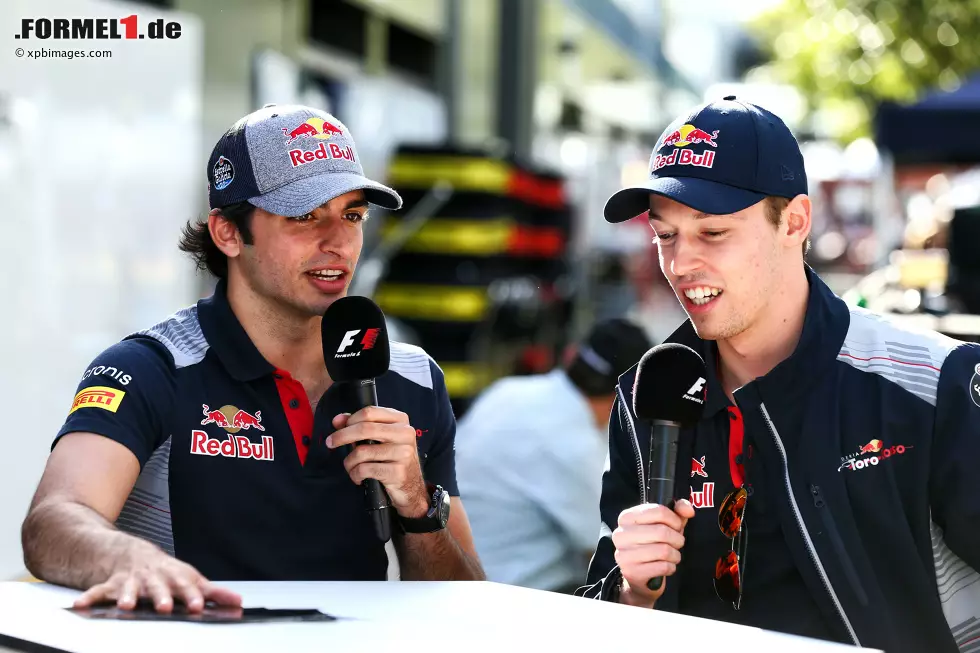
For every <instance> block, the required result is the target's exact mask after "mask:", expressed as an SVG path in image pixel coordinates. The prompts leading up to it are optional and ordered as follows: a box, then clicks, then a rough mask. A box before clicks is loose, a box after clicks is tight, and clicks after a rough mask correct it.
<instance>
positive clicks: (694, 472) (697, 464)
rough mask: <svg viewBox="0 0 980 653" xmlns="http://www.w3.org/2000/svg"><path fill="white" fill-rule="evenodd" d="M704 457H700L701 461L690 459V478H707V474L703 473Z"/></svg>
mask: <svg viewBox="0 0 980 653" xmlns="http://www.w3.org/2000/svg"><path fill="white" fill-rule="evenodd" d="M704 458H705V457H704V456H701V460H698V459H697V458H692V459H691V476H703V477H704V478H708V472H706V471H704Z"/></svg>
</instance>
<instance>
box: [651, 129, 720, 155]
mask: <svg viewBox="0 0 980 653" xmlns="http://www.w3.org/2000/svg"><path fill="white" fill-rule="evenodd" d="M716 138H718V130H717V129H716V130H714V131H713V132H711V133H710V134H709V133H708V132H706V131H704V130H703V129H698V128H697V127H695V126H694V125H683V126H681V127H680V128H679V129H675V130H674V131H672V132H670V133H669V134H667V135H666V136H665V137H664V140H663V142H662V143H661V144H660V147H658V148H657V149H658V150H659V149H662V148H665V147H667V146H668V145H673V146H674V147H687V146H688V145H697V144H698V143H704V144H705V145H710V146H711V147H718V142H717V141H716V140H715V139H716Z"/></svg>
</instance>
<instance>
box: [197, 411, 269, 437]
mask: <svg viewBox="0 0 980 653" xmlns="http://www.w3.org/2000/svg"><path fill="white" fill-rule="evenodd" d="M202 405H203V406H204V419H202V420H201V426H207V425H208V424H216V425H217V426H220V427H221V428H223V429H224V430H226V431H228V432H229V433H238V432H239V431H241V430H243V429H245V430H247V429H257V430H259V431H265V427H264V426H262V411H261V410H257V411H255V414H254V415H253V414H252V413H250V412H248V411H247V410H241V409H240V408H238V407H236V406H231V405H227V406H222V407H221V408H218V409H217V410H212V409H211V408H209V407H208V405H207V404H202Z"/></svg>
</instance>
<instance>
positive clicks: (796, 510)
mask: <svg viewBox="0 0 980 653" xmlns="http://www.w3.org/2000/svg"><path fill="white" fill-rule="evenodd" d="M759 409H760V410H761V411H762V417H763V418H764V419H765V420H766V425H767V426H768V427H769V431H770V432H771V433H772V437H773V439H774V440H775V441H776V447H777V448H778V449H779V454H780V456H782V458H783V469H784V470H785V474H784V476H783V480H785V481H786V494H788V495H789V503H790V507H792V508H793V514H794V515H795V516H796V525H797V526H798V527H799V529H800V534H801V535H802V536H803V541H804V542H806V546H807V550H808V551H809V553H810V559H811V560H812V561H813V566H814V567H816V569H817V573H818V574H819V575H820V580H822V581H823V584H824V587H825V588H826V589H827V593H828V594H830V598H831V599H832V600H833V602H834V606H835V607H836V608H837V612H838V614H840V618H841V621H843V622H844V626H845V627H846V628H847V632H848V633H849V634H850V636H851V639H852V640H853V641H854V644H855V646H861V642H860V641H859V640H858V636H857V633H856V632H854V627H853V626H851V622H850V621H849V620H848V619H847V615H846V614H845V613H844V607H843V606H842V605H841V602H840V599H838V598H837V593H836V592H834V586H833V585H831V584H830V578H829V577H828V576H827V570H826V569H824V566H823V563H822V562H820V556H818V555H817V549H816V547H815V546H813V540H811V539H810V534H809V533H808V532H807V530H806V524H804V523H803V515H801V514H800V507H799V505H797V503H796V495H794V494H793V484H792V483H791V482H790V479H789V460H788V459H787V457H786V448H785V447H783V441H782V439H781V438H780V437H779V433H778V432H777V431H776V425H775V424H773V423H772V419H771V418H770V417H769V411H768V410H766V405H765V404H759Z"/></svg>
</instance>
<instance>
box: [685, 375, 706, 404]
mask: <svg viewBox="0 0 980 653" xmlns="http://www.w3.org/2000/svg"><path fill="white" fill-rule="evenodd" d="M705 383H707V380H706V379H703V378H701V377H698V380H697V381H695V382H694V385H692V386H691V387H690V389H689V390H688V391H687V392H685V393H684V398H685V399H687V400H688V401H693V402H694V403H697V404H703V403H704V395H706V394H707V390H705V388H704V384H705Z"/></svg>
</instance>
